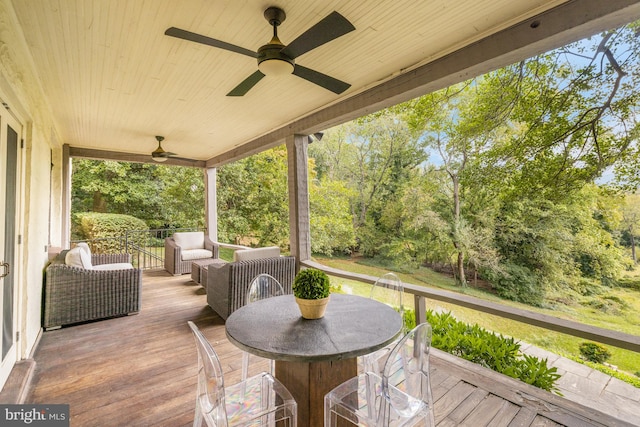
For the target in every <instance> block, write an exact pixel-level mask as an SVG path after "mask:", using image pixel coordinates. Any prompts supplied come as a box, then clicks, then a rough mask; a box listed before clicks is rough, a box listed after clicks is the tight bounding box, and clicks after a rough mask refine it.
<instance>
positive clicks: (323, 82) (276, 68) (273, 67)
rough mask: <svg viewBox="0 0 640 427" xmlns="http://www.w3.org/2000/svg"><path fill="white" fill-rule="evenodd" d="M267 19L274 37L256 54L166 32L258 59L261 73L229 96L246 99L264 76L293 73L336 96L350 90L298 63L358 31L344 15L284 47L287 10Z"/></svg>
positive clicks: (272, 13) (330, 17)
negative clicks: (281, 34) (282, 36)
mask: <svg viewBox="0 0 640 427" xmlns="http://www.w3.org/2000/svg"><path fill="white" fill-rule="evenodd" d="M264 17H265V18H266V20H267V21H268V22H269V24H270V25H272V26H273V38H272V39H271V41H270V42H269V43H267V44H265V45H263V46H261V47H260V48H259V49H258V51H257V52H253V51H251V50H249V49H245V48H242V47H240V46H236V45H233V44H230V43H227V42H223V41H221V40H216V39H212V38H210V37H207V36H203V35H201V34H196V33H192V32H190V31H186V30H181V29H180V28H175V27H171V28H169V29H167V31H165V32H164V33H165V34H166V35H168V36H172V37H177V38H179V39H184V40H189V41H193V42H196V43H202V44H206V45H208V46H213V47H217V48H220V49H225V50H229V51H231V52H236V53H240V54H242V55H246V56H250V57H252V58H256V59H257V60H258V70H257V71H255V72H254V73H253V74H251V75H250V76H249V77H247V78H246V79H244V80H243V81H242V82H241V83H240V84H239V85H238V86H236V87H235V88H234V89H233V90H231V92H229V93H228V94H227V96H243V95H244V94H246V93H247V92H248V91H249V90H250V89H251V88H252V87H253V86H255V85H256V84H257V83H258V82H259V81H260V80H262V78H263V77H264V76H265V75H282V74H291V73H292V74H294V75H296V76H298V77H301V78H303V79H305V80H308V81H310V82H311V83H314V84H317V85H318V86H321V87H323V88H325V89H328V90H330V91H331V92H333V93H336V94H341V93H342V92H344V91H345V90H347V89H348V88H349V87H351V85H350V84H349V83H345V82H343V81H340V80H338V79H336V78H333V77H331V76H328V75H326V74H323V73H320V72H318V71H315V70H312V69H310V68H306V67H303V66H302V65H299V64H296V62H295V60H296V58H297V57H299V56H301V55H303V54H305V53H307V52H309V51H310V50H312V49H315V48H316V47H319V46H322V45H323V44H325V43H328V42H330V41H331V40H334V39H337V38H338V37H340V36H343V35H345V34H347V33H349V32H351V31H353V30H355V27H354V26H353V25H352V24H351V22H349V21H348V20H347V19H346V18H345V17H344V16H342V15H340V14H339V13H338V12H331V13H330V14H329V15H327V16H326V17H325V18H323V19H321V20H320V21H319V22H318V23H316V24H315V25H313V26H312V27H311V28H309V29H308V30H307V31H305V32H304V33H302V34H301V35H299V36H298V37H297V38H296V39H295V40H294V41H292V42H291V43H289V44H288V45H284V44H283V43H282V42H281V41H280V39H279V38H278V26H279V25H280V24H281V23H282V22H284V20H285V19H286V15H285V13H284V11H283V10H282V9H280V8H278V7H269V8H267V9H266V10H265V11H264Z"/></svg>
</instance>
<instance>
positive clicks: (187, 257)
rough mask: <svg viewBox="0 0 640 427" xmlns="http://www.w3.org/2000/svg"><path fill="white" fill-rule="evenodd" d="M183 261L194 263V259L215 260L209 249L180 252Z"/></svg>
mask: <svg viewBox="0 0 640 427" xmlns="http://www.w3.org/2000/svg"><path fill="white" fill-rule="evenodd" d="M180 254H181V256H182V261H193V260H194V259H203V258H213V252H211V251H210V250H208V249H187V250H184V249H183V250H182V251H181V252H180Z"/></svg>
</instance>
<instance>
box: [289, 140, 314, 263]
mask: <svg viewBox="0 0 640 427" xmlns="http://www.w3.org/2000/svg"><path fill="white" fill-rule="evenodd" d="M308 141H309V139H308V137H307V136H306V135H292V136H290V137H288V138H287V139H286V145H287V158H288V178H289V241H290V244H291V255H293V256H295V257H296V262H297V263H299V262H300V261H301V260H307V259H311V235H310V226H309V182H308V181H309V175H308V165H307V161H308V160H307V145H308ZM297 270H299V265H298V266H296V271H297Z"/></svg>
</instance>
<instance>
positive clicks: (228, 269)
mask: <svg viewBox="0 0 640 427" xmlns="http://www.w3.org/2000/svg"><path fill="white" fill-rule="evenodd" d="M269 249H270V248H261V249H249V250H246V251H236V252H235V254H236V255H238V254H239V253H240V252H246V253H249V252H254V253H259V252H260V251H261V250H269ZM263 273H266V274H268V275H270V276H273V277H274V278H275V279H276V280H277V281H278V282H280V284H281V285H282V288H283V290H284V293H285V294H292V293H293V290H292V286H293V279H294V278H295V275H296V258H295V257H292V256H270V257H267V258H258V259H247V260H243V261H234V262H229V263H226V264H213V265H210V266H209V267H208V274H207V304H209V306H210V307H211V308H212V309H213V310H214V311H215V312H216V313H218V314H219V315H220V317H222V318H223V319H225V320H226V319H227V317H229V315H230V314H231V313H233V312H234V311H235V310H237V309H238V308H240V307H242V306H244V305H246V304H247V291H248V290H249V287H250V286H251V282H252V281H253V279H254V278H255V277H256V276H258V275H259V274H263Z"/></svg>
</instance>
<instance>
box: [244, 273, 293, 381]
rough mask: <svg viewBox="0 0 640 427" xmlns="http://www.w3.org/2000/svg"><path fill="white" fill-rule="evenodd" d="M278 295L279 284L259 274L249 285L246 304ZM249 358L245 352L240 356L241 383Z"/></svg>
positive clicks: (272, 366)
mask: <svg viewBox="0 0 640 427" xmlns="http://www.w3.org/2000/svg"><path fill="white" fill-rule="evenodd" d="M279 295H284V288H283V287H282V285H281V284H280V282H278V280H276V279H275V278H274V277H273V276H270V275H268V274H259V275H257V276H256V277H255V278H254V279H253V281H251V285H249V290H248V291H247V304H251V303H252V302H256V301H259V300H261V299H265V298H271V297H277V296H279ZM249 356H250V355H249V353H247V352H246V351H245V352H243V354H242V381H244V380H245V379H247V377H248V376H249ZM254 357H256V356H254ZM270 364H271V366H270V373H271V374H272V375H273V369H274V361H273V360H271V361H270Z"/></svg>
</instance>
